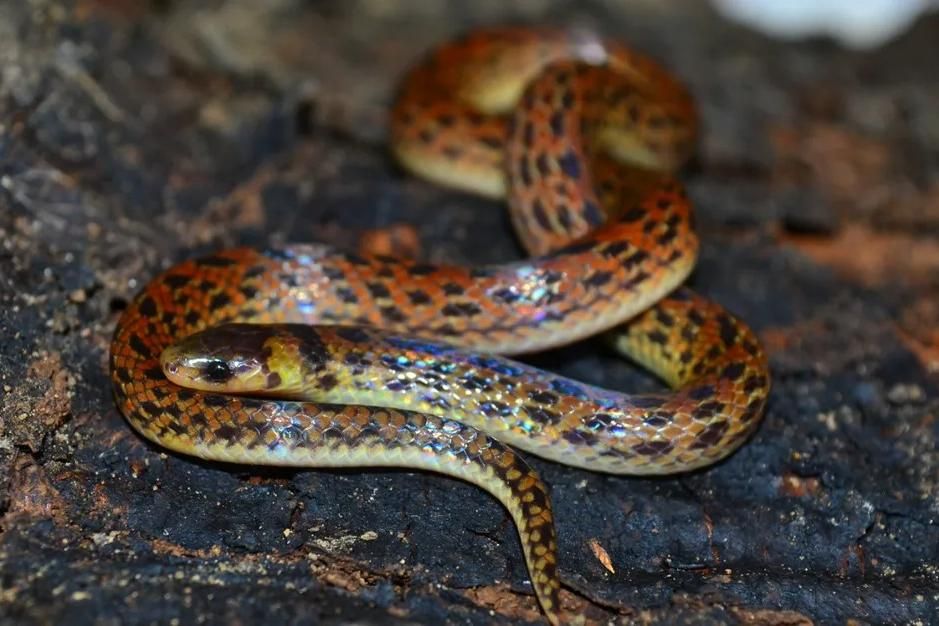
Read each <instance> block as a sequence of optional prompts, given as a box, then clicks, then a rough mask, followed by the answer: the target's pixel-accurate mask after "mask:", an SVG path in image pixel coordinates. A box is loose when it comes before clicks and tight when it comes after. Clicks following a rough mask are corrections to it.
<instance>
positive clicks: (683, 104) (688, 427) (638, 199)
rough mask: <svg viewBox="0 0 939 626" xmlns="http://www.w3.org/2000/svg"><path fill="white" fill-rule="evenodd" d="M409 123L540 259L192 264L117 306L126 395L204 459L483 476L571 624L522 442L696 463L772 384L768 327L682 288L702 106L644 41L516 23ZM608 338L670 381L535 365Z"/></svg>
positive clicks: (438, 72)
mask: <svg viewBox="0 0 939 626" xmlns="http://www.w3.org/2000/svg"><path fill="white" fill-rule="evenodd" d="M389 129H390V146H391V151H392V153H393V154H394V156H395V157H396V159H397V160H398V162H399V163H400V164H402V165H403V167H404V169H405V170H407V171H410V172H412V173H414V174H416V175H418V176H421V177H423V178H425V179H428V180H430V181H432V182H434V183H437V184H440V185H446V186H449V187H454V188H457V189H461V190H464V191H468V192H472V193H476V194H480V195H483V196H487V197H490V198H494V199H505V200H506V201H507V204H508V206H509V211H510V215H511V216H512V217H511V219H512V223H513V225H514V228H515V230H516V232H517V233H518V238H519V240H520V242H521V244H522V246H523V247H524V248H525V250H526V251H527V252H528V253H529V254H528V256H526V257H525V258H522V259H520V260H516V261H512V262H507V263H501V264H490V265H478V266H463V265H458V264H446V263H427V262H423V261H420V260H417V259H408V258H393V257H389V256H383V255H381V254H362V253H361V251H360V252H359V253H358V254H356V253H351V252H347V251H343V250H340V249H337V248H335V247H333V246H330V245H327V244H318V243H302V244H301V243H298V244H292V245H285V246H281V247H278V248H276V249H274V248H272V249H264V250H259V249H253V248H231V249H225V250H220V251H218V252H215V253H212V254H209V255H207V256H204V257H201V258H197V259H190V260H185V261H183V262H181V263H179V264H177V265H175V266H173V267H170V268H169V269H167V270H165V271H164V272H162V273H161V274H159V275H158V276H156V277H155V278H154V279H152V280H151V281H150V282H149V283H147V284H146V285H145V287H144V288H143V289H142V290H141V291H140V293H139V294H137V295H136V297H135V298H134V299H133V300H132V301H131V302H130V303H129V304H128V305H127V307H126V308H125V310H124V311H123V313H122V315H121V317H120V319H119V321H118V323H117V327H116V330H115V333H114V337H113V341H112V343H111V347H110V375H111V380H112V386H113V393H114V396H115V399H116V403H117V406H118V408H119V410H120V411H121V413H122V414H123V415H124V416H125V417H126V419H127V420H128V421H129V423H130V425H131V426H132V427H133V428H134V429H135V430H136V431H137V432H138V433H139V434H141V435H142V436H143V437H144V438H146V439H148V440H150V441H152V442H154V443H156V444H158V445H159V446H162V447H164V448H167V449H170V450H173V451H176V452H180V453H184V454H188V455H194V456H196V457H200V458H202V459H208V460H215V461H225V462H234V463H245V464H256V465H280V466H295V467H303V468H327V467H329V468H331V467H359V468H363V467H404V468H411V469H417V470H427V471H431V472H436V473H441V474H444V475H448V476H452V477H456V478H459V479H462V480H464V481H467V482H469V483H471V484H473V485H476V486H478V487H480V488H482V489H484V490H485V491H488V492H489V493H491V494H492V495H493V496H495V497H496V498H497V499H498V500H499V501H500V502H501V503H502V505H504V507H505V508H506V510H507V511H508V512H509V514H510V515H511V518H512V520H513V522H514V524H515V526H516V528H517V531H518V535H519V538H520V543H521V547H522V552H523V555H524V559H525V562H526V565H527V568H528V571H529V575H530V579H531V583H532V587H533V590H534V594H535V596H536V598H537V600H538V602H539V604H540V607H541V609H542V611H543V614H544V617H545V618H546V619H547V621H548V622H549V623H551V624H560V623H564V621H565V620H566V619H567V617H566V615H565V612H564V611H563V610H562V607H561V601H560V587H561V583H560V576H559V573H558V564H557V533H556V529H555V524H554V519H553V515H552V511H551V502H550V497H549V492H548V489H547V487H546V485H545V484H544V482H543V481H542V480H541V479H540V477H539V476H538V474H537V472H535V470H534V469H533V468H532V467H531V466H530V465H529V463H528V462H527V461H526V460H525V458H524V457H523V456H522V454H520V453H519V452H518V450H521V451H524V452H528V453H531V454H534V455H537V456H539V457H542V458H545V459H549V460H552V461H556V462H558V463H563V464H566V465H570V466H574V467H579V468H583V469H586V470H590V471H596V472H605V473H611V474H628V475H655V474H672V473H678V472H686V471H690V470H694V469H697V468H700V467H704V466H706V465H710V464H712V463H714V462H716V461H718V460H720V459H723V458H724V457H726V456H727V455H729V454H730V453H731V452H733V451H734V450H735V449H737V448H738V447H739V446H740V445H741V444H742V443H743V442H744V441H745V440H746V439H747V438H748V437H749V436H750V435H751V433H752V432H753V431H754V429H755V428H756V427H757V425H758V424H759V422H760V418H761V416H762V414H763V412H764V407H765V403H766V399H767V396H768V393H769V389H770V373H769V368H768V364H767V358H766V356H765V354H764V351H763V349H762V347H761V345H760V342H759V339H758V337H757V336H756V334H755V333H754V332H753V330H751V329H750V328H749V327H748V326H747V325H746V324H744V323H743V322H742V321H741V320H740V319H739V318H738V317H736V316H734V315H733V314H731V313H729V312H728V311H726V310H725V309H724V308H723V307H721V306H720V305H719V304H717V303H715V302H713V301H711V300H708V299H706V298H705V297H703V296H701V295H699V294H697V293H695V292H693V291H692V290H691V289H689V288H687V287H685V286H683V283H684V281H685V280H686V278H687V277H688V275H689V273H690V272H691V271H692V269H693V267H694V265H695V261H696V259H697V253H698V239H697V237H696V235H695V232H694V225H693V214H692V209H691V205H690V201H689V199H688V195H687V193H686V191H685V189H684V187H683V186H682V184H681V183H680V182H679V181H678V180H677V179H676V177H675V172H676V170H677V169H678V168H680V167H681V166H682V164H683V163H684V162H685V161H686V160H687V159H688V157H689V155H690V154H691V152H692V151H693V147H694V144H695V140H696V137H697V133H698V121H697V113H696V109H695V105H694V101H693V99H692V97H691V95H690V94H689V92H688V90H687V89H686V88H685V87H684V86H683V85H682V84H681V82H680V81H678V80H677V79H676V78H674V77H673V76H672V75H671V74H670V73H669V72H668V71H667V70H666V69H664V67H662V66H660V65H659V64H657V63H656V62H655V61H653V60H652V59H651V58H649V57H647V56H645V55H643V54H641V53H639V52H637V51H635V50H633V49H632V48H630V47H628V46H626V45H624V44H621V43H618V42H615V41H610V40H608V39H605V38H602V37H600V36H597V35H594V34H591V33H589V32H583V31H578V30H574V29H561V28H536V27H502V28H499V27H495V28H486V29H481V30H478V31H474V32H471V33H469V34H467V35H464V36H463V37H461V38H459V39H456V40H453V41H450V42H448V43H445V44H442V45H440V46H439V47H437V48H436V49H434V50H432V51H431V52H429V53H428V54H427V55H426V57H425V58H424V59H423V60H422V61H420V62H419V63H417V64H416V65H415V66H414V68H413V69H412V70H410V71H409V72H408V73H407V75H406V76H405V78H404V79H403V81H402V82H401V84H400V87H399V90H398V93H397V97H396V101H395V104H394V106H393V107H392V110H391V114H390V124H389ZM481 236H484V235H481ZM592 335H601V336H602V337H603V338H604V339H605V341H606V345H608V346H610V347H611V348H612V349H613V350H615V351H617V352H618V353H621V354H623V355H625V356H626V357H628V358H630V359H631V360H633V361H635V362H636V363H638V364H640V365H641V366H644V367H645V368H647V369H648V370H650V371H651V372H652V373H653V374H654V375H656V376H658V377H659V378H661V379H662V380H663V381H664V382H665V383H666V384H667V385H668V387H669V389H667V390H663V391H656V392H650V393H642V394H629V393H622V392H619V391H613V390H608V389H603V388H600V387H596V386H592V385H588V384H585V383H582V382H578V381H575V380H572V379H569V378H565V377H563V376H559V375H555V374H553V373H550V372H546V371H543V370H540V369H537V368H534V367H532V366H530V365H526V364H524V363H522V362H519V361H517V360H513V359H512V358H511V357H513V356H515V355H519V354H525V353H530V352H535V351H540V350H545V349H548V348H552V347H556V346H561V345H564V344H569V343H572V342H574V341H577V340H580V339H583V338H586V337H588V336H592Z"/></svg>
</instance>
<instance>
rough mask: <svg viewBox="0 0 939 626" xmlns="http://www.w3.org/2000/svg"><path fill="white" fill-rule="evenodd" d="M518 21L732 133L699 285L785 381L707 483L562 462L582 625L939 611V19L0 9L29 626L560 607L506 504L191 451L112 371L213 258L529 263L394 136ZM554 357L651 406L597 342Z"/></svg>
mask: <svg viewBox="0 0 939 626" xmlns="http://www.w3.org/2000/svg"><path fill="white" fill-rule="evenodd" d="M507 21H508V22H523V23H525V22H530V23H554V24H578V25H583V26H588V27H594V28H596V29H598V30H600V31H601V32H603V33H605V34H608V35H611V36H614V37H617V38H621V39H624V40H626V41H629V42H632V43H633V44H634V45H636V46H637V47H639V48H640V49H642V50H645V51H647V52H648V53H650V54H652V55H653V56H655V57H657V58H659V59H660V60H662V61H663V62H665V63H666V64H667V65H668V66H669V67H670V68H672V69H673V70H674V71H675V72H676V73H677V74H678V75H680V76H681V77H683V78H684V79H685V80H686V81H687V82H688V83H689V85H690V86H691V88H692V90H693V92H694V93H695V94H696V97H697V98H698V100H699V102H700V106H701V110H702V113H703V118H704V133H703V137H702V141H701V146H700V150H699V154H698V156H697V158H696V160H695V162H694V163H693V164H692V166H691V167H690V168H689V169H688V171H687V172H686V174H685V179H686V180H687V182H688V185H689V187H690V191H691V194H692V197H693V199H694V201H695V204H696V206H697V209H698V216H699V220H698V223H699V231H700V234H701V237H702V239H703V255H702V259H701V262H700V264H699V266H698V269H697V270H696V272H695V275H694V278H693V280H692V284H693V285H694V287H695V288H696V289H698V290H700V291H702V292H703V293H705V294H707V295H708V296H710V297H713V298H715V299H717V300H718V301H720V302H721V303H723V304H724V305H726V306H727V307H728V308H730V309H731V310H733V311H735V312H736V313H738V314H739V315H741V316H742V317H743V318H744V319H745V320H747V321H748V322H749V323H750V324H751V325H752V326H754V327H755V328H756V329H757V330H758V332H759V334H760V336H761V338H762V339H763V341H764V342H765V344H766V346H767V348H768V350H769V352H770V354H771V362H772V367H773V373H774V380H775V387H774V389H773V393H772V396H771V401H770V405H769V409H768V412H767V415H766V418H765V420H764V422H763V424H762V427H761V429H760V430H759V432H758V433H757V435H756V437H755V438H754V439H753V440H752V441H751V442H749V444H747V445H746V446H745V447H744V448H743V449H741V450H740V452H738V453H737V454H735V455H734V456H733V457H732V458H730V459H729V460H728V461H726V462H724V463H722V464H720V465H719V466H717V467H714V468H710V469H707V470H705V471H700V472H695V473H692V474H689V475H684V476H678V477H671V478H667V479H656V480H648V479H629V478H620V477H611V476H604V475H600V474H593V473H589V472H585V471H579V470H575V469H571V468H567V467H562V466H559V465H555V464H552V463H549V462H543V461H540V460H538V459H532V463H533V464H534V465H535V466H536V468H537V469H538V470H539V472H540V473H541V474H542V476H543V477H544V479H545V480H546V481H547V482H548V483H549V485H550V486H551V489H552V494H553V500H554V504H555V508H556V514H557V525H558V531H559V533H560V559H561V561H560V565H561V573H562V576H563V581H564V584H565V587H566V590H565V593H564V601H565V605H566V608H567V609H568V610H571V611H574V612H579V613H583V614H585V615H586V616H587V617H588V623H607V622H609V621H610V620H613V621H614V622H616V621H620V622H630V623H631V622H640V623H645V624H738V623H739V624H808V623H818V624H846V623H856V624H860V623H869V624H875V623H876V624H881V623H889V624H914V623H917V624H928V623H931V622H932V623H936V621H935V620H936V619H937V618H936V616H937V613H939V600H937V598H939V570H937V563H939V527H937V520H939V504H937V497H936V496H937V484H939V453H937V445H936V438H937V434H939V421H937V414H939V386H937V379H939V330H937V329H939V271H937V270H939V237H937V235H939V112H937V111H939V107H937V102H939V78H937V77H939V73H937V70H936V64H937V60H939V17H937V16H935V15H934V16H932V17H927V18H924V19H922V20H921V21H920V22H918V23H917V24H916V25H914V27H913V28H912V30H911V31H909V32H907V33H906V34H904V35H903V36H902V37H900V38H899V39H897V40H896V41H894V42H892V43H889V44H887V45H885V46H883V47H881V48H878V49H875V50H870V51H866V52H859V51H846V50H844V49H842V48H840V47H839V46H837V45H836V44H834V43H832V42H830V41H827V40H821V39H816V40H807V41H801V42H790V43H784V42H779V41H774V40H770V39H768V38H766V37H764V36H762V35H759V34H756V33H754V32H752V31H748V30H746V29H744V28H743V27H740V26H735V25H733V24H731V23H729V22H726V21H724V20H723V19H722V18H720V17H718V16H717V15H716V14H715V13H713V12H712V11H711V10H710V9H709V8H707V5H706V4H704V3H699V2H696V1H693V0H686V1H683V2H669V3H658V2H651V1H637V2H613V1H610V0H608V1H600V0H597V1H591V2H559V1H551V0H538V1H534V0H532V1H525V2H515V3H506V2H500V1H497V0H481V1H477V2H473V3H469V2H467V3H445V2H411V3H408V2H401V1H396V0H358V1H350V2H340V1H336V2H302V1H300V0H277V1H276V2H255V1H251V0H238V1H236V0H230V1H223V0H216V1H213V2H209V1H205V2H173V1H169V0H164V1H162V2H150V3H146V2H133V1H131V0H108V1H106V0H83V1H75V2H59V1H53V0H35V1H31V2H25V1H23V2H19V1H13V0H7V1H5V2H2V3H0V239H2V247H0V331H2V332H0V337H2V340H3V343H2V347H0V506H2V508H0V514H2V516H0V618H2V621H3V622H5V623H11V622H17V623H99V624H117V623H169V622H170V621H171V620H176V621H177V623H181V624H195V623H244V624H248V623H257V622H267V623H271V624H275V623H326V624H334V623H335V624H338V623H348V622H351V621H355V622H356V623H359V624H379V623H381V624H440V623H441V622H443V621H444V619H446V620H447V623H453V624H488V623H502V624H509V623H518V622H519V621H524V620H538V619H539V613H538V611H537V609H536V606H535V602H534V599H533V598H532V597H531V595H530V588H529V585H528V581H527V573H526V572H525V568H524V565H523V562H522V559H521V554H520V551H519V547H518V543H517V539H516V536H515V530H514V528H513V526H512V524H511V523H510V521H509V520H508V518H507V517H506V514H505V512H504V511H503V510H502V509H501V507H500V506H499V505H498V504H497V503H496V502H495V501H494V500H493V499H492V498H490V497H489V496H487V495H486V494H484V493H483V492H481V491H479V490H477V489H475V488H473V487H471V486H468V485H465V484H462V483H458V482H455V481H452V480H448V479H445V478H442V477H438V476H434V475H429V474H420V473H418V474H415V473H409V472H353V471H350V472H330V471H305V472H285V471H270V470H265V469H257V468H248V467H235V466H220V465H215V464H206V463H201V462H198V461H194V460H192V459H189V458H184V457H180V456H176V455H173V454H166V453H164V452H162V451H161V450H160V449H158V448H157V447H154V446H151V445H149V444H148V443H146V442H144V441H143V440H142V439H140V438H139V437H138V436H136V435H135V434H134V433H133V432H132V431H131V430H130V428H129V427H128V426H127V424H126V423H125V422H124V421H123V419H122V418H121V416H120V415H119V414H118V412H117V410H116V408H115V406H114V404H113V402H112V399H111V394H110V383H109V381H108V373H107V367H106V354H107V347H108V343H109V341H110V336H111V332H112V330H113V328H114V324H115V322H116V320H117V318H118V317H119V315H120V313H121V310H122V308H123V307H124V306H126V303H127V302H128V300H129V299H130V298H131V297H132V296H133V295H134V293H135V292H136V291H137V290H138V289H140V287H141V286H142V285H143V284H144V283H145V282H146V281H147V280H148V279H149V278H150V277H152V276H153V275H154V274H155V273H156V272H157V271H159V270H160V269H161V268H164V267H167V266H168V265H169V264H172V263H173V262H177V261H180V260H182V259H184V258H188V257H190V256H193V255H195V254H197V253H201V252H206V251H209V250H213V249H216V248H219V247H223V246H229V245H232V244H236V243H246V244H252V245H266V244H276V243H280V242H284V241H304V240H327V241H332V242H335V243H338V244H341V245H348V246H350V247H354V246H355V245H356V243H357V242H358V240H359V237H360V236H361V234H362V233H363V232H364V231H365V230H367V229H369V228H375V227H380V226H387V225H390V224H395V223H399V222H410V223H413V224H415V225H416V228H417V231H416V232H417V234H418V235H419V237H420V241H421V243H422V248H423V255H424V256H425V257H428V258H431V259H434V260H438V261H439V260H452V261H458V262H480V261H494V260H507V259H513V258H518V257H519V256H520V254H521V252H520V249H519V247H518V245H517V243H516V242H515V240H514V238H513V235H512V233H511V230H510V228H509V224H508V220H507V218H506V216H505V210H504V208H503V207H502V206H500V205H499V204H498V203H490V202H486V201H483V200H479V199H476V198H472V197H468V196H464V195H461V194H458V193H455V192H450V191H445V190H442V189H438V188H435V187H433V186H431V185H428V184H426V183H423V182H420V181H416V180H413V179H411V178H409V177H407V176H405V175H403V174H402V173H401V172H400V171H399V169H398V168H396V167H395V166H394V164H393V163H392V161H391V160H390V158H389V156H388V154H387V152H386V150H385V145H384V134H385V130H386V128H385V118H384V111H385V108H386V106H387V104H388V102H389V100H390V97H391V94H392V92H393V86H394V84H395V80H396V79H397V77H398V76H399V75H400V74H401V72H402V71H403V70H404V69H405V68H406V67H407V66H408V65H409V64H410V63H411V62H413V60H414V59H415V58H416V57H417V56H418V55H420V53H421V52H423V51H424V50H425V49H426V48H427V47H428V46H430V45H432V44H434V43H437V42H439V41H441V40H444V39H446V38H448V37H450V36H452V35H453V34H454V33H456V32H460V31H464V30H466V29H468V28H470V27H472V26H474V25H479V24H489V23H498V22H507ZM530 361H531V362H534V363H536V364H538V365H541V366H544V367H548V368H552V369H555V370H557V371H562V372H564V373H566V374H568V375H571V376H573V377H576V378H579V379H582V380H585V381H589V382H592V383H597V384H601V385H607V386H612V387H617V388H622V389H648V388H654V387H656V386H657V383H656V382H655V381H653V380H651V379H650V378H649V377H648V376H646V375H644V374H642V373H640V372H637V371H636V370H635V368H633V367H632V366H631V365H629V364H627V363H624V362H622V361H620V360H619V359H617V358H616V357H614V356H613V355H611V354H610V353H608V352H607V351H606V350H605V349H604V347H603V346H602V345H601V344H600V343H599V342H585V343H583V344H579V345H577V346H573V347H571V348H567V349H564V350H559V351H554V352H552V353H550V354H545V355H539V356H537V357H534V358H531V359H530ZM603 551H605V552H606V554H607V555H608V557H609V561H610V564H611V566H612V570H613V571H610V570H608V569H607V568H606V567H604V565H603V564H602V563H601V560H600V558H599V557H598V556H597V555H598V554H602V552H603ZM852 620H854V621H852Z"/></svg>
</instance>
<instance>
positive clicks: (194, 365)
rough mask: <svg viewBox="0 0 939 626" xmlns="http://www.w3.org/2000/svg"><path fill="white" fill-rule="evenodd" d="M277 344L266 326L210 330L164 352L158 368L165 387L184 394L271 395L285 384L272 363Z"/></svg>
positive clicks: (279, 343)
mask: <svg viewBox="0 0 939 626" xmlns="http://www.w3.org/2000/svg"><path fill="white" fill-rule="evenodd" d="M282 339H283V338H282V337H280V334H279V333H278V331H277V330H276V327H271V326H264V325H258V324H224V325H221V326H214V327H211V328H208V329H206V330H203V331H200V332H198V333H195V334H193V335H190V336H188V337H186V338H185V339H182V340H181V341H179V342H177V343H175V344H173V345H171V346H170V347H168V348H166V349H165V350H164V351H163V353H162V354H161V355H160V365H161V367H162V368H163V373H164V374H165V375H166V377H167V378H168V379H169V380H170V381H172V382H174V383H176V384H177V385H180V386H182V387H187V388H189V389H196V390H199V391H214V392H219V393H235V394H238V393H240V394H248V393H254V394H259V395H277V394H279V393H281V392H282V391H283V386H284V382H285V381H284V376H283V375H282V374H284V372H281V371H278V369H277V363H278V361H279V360H278V359H277V358H276V353H277V351H278V350H279V349H280V348H282V346H283V342H282Z"/></svg>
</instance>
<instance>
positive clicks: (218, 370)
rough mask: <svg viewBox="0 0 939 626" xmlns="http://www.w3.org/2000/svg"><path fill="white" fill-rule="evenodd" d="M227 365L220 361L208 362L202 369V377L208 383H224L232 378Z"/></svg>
mask: <svg viewBox="0 0 939 626" xmlns="http://www.w3.org/2000/svg"><path fill="white" fill-rule="evenodd" d="M232 375H233V374H232V371H231V368H230V367H228V363H226V362H225V361H221V360H214V361H209V362H208V363H206V365H205V367H204V368H203V369H202V376H203V377H204V378H205V380H207V381H208V382H210V383H224V382H227V381H228V380H230V379H231V377H232Z"/></svg>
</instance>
